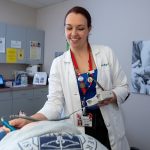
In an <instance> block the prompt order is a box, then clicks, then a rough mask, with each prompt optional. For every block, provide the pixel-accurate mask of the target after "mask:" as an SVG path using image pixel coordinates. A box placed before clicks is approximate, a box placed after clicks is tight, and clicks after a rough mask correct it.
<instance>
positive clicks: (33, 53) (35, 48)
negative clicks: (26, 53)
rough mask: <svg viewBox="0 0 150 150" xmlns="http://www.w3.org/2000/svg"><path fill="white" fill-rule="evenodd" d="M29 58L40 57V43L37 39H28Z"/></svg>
mask: <svg viewBox="0 0 150 150" xmlns="http://www.w3.org/2000/svg"><path fill="white" fill-rule="evenodd" d="M30 59H34V60H40V59H41V44H40V42H38V41H30Z"/></svg>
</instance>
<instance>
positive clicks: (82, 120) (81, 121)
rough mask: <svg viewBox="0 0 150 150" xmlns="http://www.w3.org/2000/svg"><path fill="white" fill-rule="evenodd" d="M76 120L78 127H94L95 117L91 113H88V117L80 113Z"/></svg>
mask: <svg viewBox="0 0 150 150" xmlns="http://www.w3.org/2000/svg"><path fill="white" fill-rule="evenodd" d="M76 119H77V126H83V127H92V120H93V116H92V114H91V113H88V114H87V115H86V116H83V115H82V114H79V113H78V114H77V116H76Z"/></svg>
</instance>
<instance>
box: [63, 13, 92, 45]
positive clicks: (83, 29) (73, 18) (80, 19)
mask: <svg viewBox="0 0 150 150" xmlns="http://www.w3.org/2000/svg"><path fill="white" fill-rule="evenodd" d="M90 29H91V28H88V25H87V19H86V18H85V17H84V16H83V15H82V14H76V13H70V14H69V15H68V16H67V17H66V22H65V35H66V39H67V41H68V43H69V44H70V47H71V48H82V47H83V46H85V44H87V40H88V35H89V32H90Z"/></svg>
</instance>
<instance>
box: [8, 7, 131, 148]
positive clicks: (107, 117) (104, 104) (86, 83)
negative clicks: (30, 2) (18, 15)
mask: <svg viewBox="0 0 150 150" xmlns="http://www.w3.org/2000/svg"><path fill="white" fill-rule="evenodd" d="M90 31H91V16H90V14H89V13H88V11H87V10H86V9H84V8H82V7H78V6H77V7H73V8H72V9H70V10H69V11H68V13H67V14H66V17H65V35H66V39H67V41H68V43H69V45H70V49H69V50H68V51H67V52H65V53H64V54H63V55H62V56H59V57H57V58H56V59H54V61H53V63H52V66H51V70H50V75H49V94H48V100H47V102H46V103H45V105H44V106H43V108H42V109H41V110H40V111H39V112H38V113H36V114H34V115H33V116H32V117H34V118H37V119H41V120H45V119H50V120H51V119H57V118H61V117H62V115H68V114H70V113H72V112H73V111H76V110H78V109H80V108H81V107H82V108H83V110H82V111H79V112H77V113H75V114H73V115H72V116H71V118H70V119H69V120H68V121H70V122H73V123H74V124H75V125H76V126H78V129H79V130H81V131H82V132H85V133H86V134H89V135H91V136H93V137H95V138H96V139H97V140H99V141H100V142H101V143H102V144H103V145H105V146H106V147H107V148H108V149H109V150H110V149H111V150H129V145H128V142H127V140H126V137H125V130H124V125H123V119H122V115H121V107H120V105H121V104H122V103H124V102H125V100H126V99H127V97H128V95H129V91H128V84H127V78H126V76H125V74H124V72H123V70H122V69H121V66H120V64H119V62H118V60H117V58H116V57H115V56H114V54H113V52H112V50H111V49H110V48H109V47H106V46H91V45H90V44H89V42H88V35H89V33H90ZM97 83H100V85H101V87H99V86H98V84H97ZM102 90H107V91H110V92H111V93H113V95H111V96H110V98H107V99H105V100H103V101H99V103H98V104H97V105H94V106H91V107H89V108H88V107H87V100H88V99H91V98H93V100H97V97H96V95H98V94H100V93H101V92H102ZM101 99H102V98H101ZM62 112H63V113H62ZM79 121H81V122H82V123H83V124H82V125H83V126H82V125H81V124H78V123H79ZM29 122H30V121H26V120H23V119H15V120H12V121H10V124H11V125H14V126H15V127H19V128H21V127H22V126H24V125H25V124H27V123H29Z"/></svg>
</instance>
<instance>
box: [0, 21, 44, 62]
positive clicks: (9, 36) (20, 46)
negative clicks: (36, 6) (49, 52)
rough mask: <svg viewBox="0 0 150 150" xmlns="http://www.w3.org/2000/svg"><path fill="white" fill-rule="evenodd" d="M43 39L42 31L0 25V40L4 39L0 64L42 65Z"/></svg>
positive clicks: (0, 53)
mask: <svg viewBox="0 0 150 150" xmlns="http://www.w3.org/2000/svg"><path fill="white" fill-rule="evenodd" d="M44 37H45V33H44V31H42V30H37V29H35V28H29V27H22V26H17V25H10V24H4V23H0V39H1V38H5V52H3V53H2V52H1V51H0V63H17V64H43V61H44Z"/></svg>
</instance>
